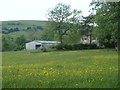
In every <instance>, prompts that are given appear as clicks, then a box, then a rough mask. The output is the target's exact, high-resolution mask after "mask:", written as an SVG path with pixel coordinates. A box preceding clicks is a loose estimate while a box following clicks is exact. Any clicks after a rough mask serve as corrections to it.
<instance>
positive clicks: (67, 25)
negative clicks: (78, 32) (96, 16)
mask: <svg viewBox="0 0 120 90" xmlns="http://www.w3.org/2000/svg"><path fill="white" fill-rule="evenodd" d="M79 14H81V11H77V10H74V11H73V12H71V8H70V5H65V4H63V3H58V4H57V5H56V7H55V8H54V9H53V10H51V11H50V12H49V13H48V15H49V18H48V20H49V21H51V26H52V30H55V33H57V34H58V37H59V41H60V42H61V44H62V43H63V38H64V36H66V35H67V34H68V32H70V30H71V28H73V24H77V23H78V21H79V18H78V16H79ZM73 22H75V23H73ZM74 30H75V29H74Z"/></svg>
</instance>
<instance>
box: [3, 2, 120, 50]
mask: <svg viewBox="0 0 120 90" xmlns="http://www.w3.org/2000/svg"><path fill="white" fill-rule="evenodd" d="M90 8H91V13H90V15H88V16H83V15H82V11H81V10H76V9H74V10H71V7H70V5H66V4H63V3H58V4H57V5H56V7H55V8H53V9H52V10H50V11H49V12H48V16H49V17H48V22H49V23H47V27H48V29H46V30H42V31H41V34H40V35H41V36H40V39H41V40H57V41H60V42H61V44H65V45H66V44H68V45H73V44H80V39H81V37H82V35H86V34H88V35H89V36H90V43H89V45H90V46H91V44H92V43H91V41H92V39H95V38H97V39H98V40H99V43H100V46H103V45H104V47H105V48H114V47H115V46H118V38H119V36H120V35H118V24H119V23H118V21H120V20H119V12H120V3H119V2H91V3H90ZM94 12H95V13H94ZM38 28H40V29H41V27H38ZM27 29H28V30H30V29H31V28H27ZM35 32H36V31H35V30H32V31H31V37H32V36H33V35H34V33H35ZM34 37H35V35H34ZM34 39H35V38H34ZM34 39H31V41H32V40H34ZM2 41H3V51H8V50H22V49H24V48H25V43H26V42H28V41H27V40H26V38H25V37H24V36H20V37H17V38H16V39H13V38H11V37H9V36H8V37H4V36H3V38H2Z"/></svg>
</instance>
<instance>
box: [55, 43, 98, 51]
mask: <svg viewBox="0 0 120 90" xmlns="http://www.w3.org/2000/svg"><path fill="white" fill-rule="evenodd" d="M53 48H56V50H83V49H96V48H98V47H97V45H96V44H91V46H90V45H89V44H73V45H68V44H59V45H57V46H54V47H53Z"/></svg>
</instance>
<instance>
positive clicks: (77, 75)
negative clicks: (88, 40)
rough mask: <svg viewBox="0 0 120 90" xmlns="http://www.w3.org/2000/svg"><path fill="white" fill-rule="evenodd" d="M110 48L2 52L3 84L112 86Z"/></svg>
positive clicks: (114, 60) (114, 67)
mask: <svg viewBox="0 0 120 90" xmlns="http://www.w3.org/2000/svg"><path fill="white" fill-rule="evenodd" d="M117 79H118V55H117V52H116V51H114V50H81V51H79V50H78V51H56V52H42V53H31V52H26V51H20V52H4V53H3V88H11V87H12V88H116V87H118V81H117Z"/></svg>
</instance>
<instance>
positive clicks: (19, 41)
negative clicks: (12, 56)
mask: <svg viewBox="0 0 120 90" xmlns="http://www.w3.org/2000/svg"><path fill="white" fill-rule="evenodd" d="M15 43H16V50H22V49H24V48H25V43H26V39H25V37H24V35H21V36H19V37H17V38H16V41H15Z"/></svg>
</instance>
